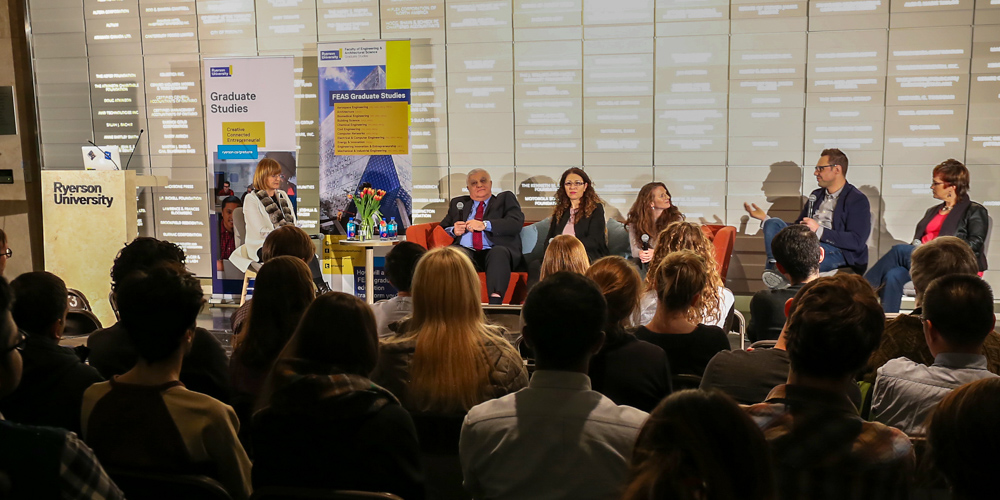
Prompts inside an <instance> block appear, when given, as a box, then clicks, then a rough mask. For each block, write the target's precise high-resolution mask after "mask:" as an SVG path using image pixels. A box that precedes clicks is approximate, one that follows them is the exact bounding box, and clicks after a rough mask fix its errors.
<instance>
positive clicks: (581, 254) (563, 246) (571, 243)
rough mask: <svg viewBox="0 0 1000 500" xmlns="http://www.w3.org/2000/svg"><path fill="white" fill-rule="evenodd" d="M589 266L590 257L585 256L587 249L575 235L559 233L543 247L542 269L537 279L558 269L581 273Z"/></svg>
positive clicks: (556, 271) (543, 277)
mask: <svg viewBox="0 0 1000 500" xmlns="http://www.w3.org/2000/svg"><path fill="white" fill-rule="evenodd" d="M589 266H590V258H589V257H588V256H587V249H586V248H584V246H583V243H581V242H580V240H579V239H577V237H576V236H570V235H568V234H560V235H559V236H556V237H555V238H552V241H550V242H549V246H548V247H547V248H546V249H545V257H543V258H542V271H541V274H540V275H539V279H540V280H543V279H545V278H546V277H547V276H549V275H551V274H555V273H558V272H560V271H568V272H571V273H579V274H583V273H585V272H587V267H589Z"/></svg>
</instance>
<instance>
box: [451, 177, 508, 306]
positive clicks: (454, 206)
mask: <svg viewBox="0 0 1000 500" xmlns="http://www.w3.org/2000/svg"><path fill="white" fill-rule="evenodd" d="M466 185H467V186H468V188H469V196H459V197H456V198H452V200H451V202H450V203H449V204H448V215H446V216H445V218H444V220H442V221H441V227H443V228H444V229H445V231H447V232H448V234H450V235H451V236H453V237H454V238H455V241H454V243H452V244H453V245H455V246H457V247H458V248H460V249H462V250H463V251H465V253H466V254H468V256H469V257H470V258H471V259H472V262H473V263H475V265H476V269H479V270H480V271H484V272H485V273H486V290H487V291H488V292H489V297H490V304H500V303H501V302H502V301H503V297H504V294H505V293H506V292H507V284H508V283H509V282H510V272H511V270H513V269H514V268H515V267H517V265H518V264H519V263H520V262H521V227H522V226H523V225H524V212H521V205H520V204H518V203H517V197H515V196H514V193H512V192H510V191H504V192H502V193H500V194H498V195H494V194H493V180H492V179H490V173H489V172H487V171H485V170H483V169H479V168H477V169H475V170H472V171H471V172H469V176H468V178H466Z"/></svg>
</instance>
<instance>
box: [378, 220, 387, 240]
mask: <svg viewBox="0 0 1000 500" xmlns="http://www.w3.org/2000/svg"><path fill="white" fill-rule="evenodd" d="M378 237H379V239H380V240H387V239H389V229H388V228H386V223H385V219H384V218H383V219H382V220H381V221H380V222H379V223H378Z"/></svg>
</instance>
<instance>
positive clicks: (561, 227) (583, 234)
mask: <svg viewBox="0 0 1000 500" xmlns="http://www.w3.org/2000/svg"><path fill="white" fill-rule="evenodd" d="M606 224H607V217H605V215H604V203H603V202H602V201H601V197H600V196H598V195H597V191H595V190H594V183H593V182H591V181H590V177H589V176H588V175H587V173H586V172H584V171H583V169H581V168H576V167H573V168H570V169H568V170H566V171H565V172H563V174H562V177H560V178H559V188H558V189H557V190H556V204H555V207H553V209H552V217H551V223H550V224H549V232H548V234H547V235H546V236H545V245H546V246H548V244H549V242H550V241H551V240H552V239H553V238H555V237H556V236H558V235H560V234H568V235H570V236H575V237H576V238H577V239H579V240H580V242H581V243H583V247H584V248H585V249H586V250H587V256H588V257H589V259H590V261H591V262H593V261H595V260H597V259H600V258H601V257H604V256H606V255H608V236H607V228H606V227H605V225H606Z"/></svg>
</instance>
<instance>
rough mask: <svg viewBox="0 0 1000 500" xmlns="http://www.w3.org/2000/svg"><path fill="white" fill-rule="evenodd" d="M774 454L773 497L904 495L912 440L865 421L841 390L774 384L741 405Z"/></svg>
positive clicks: (820, 499) (816, 499) (910, 468)
mask: <svg viewBox="0 0 1000 500" xmlns="http://www.w3.org/2000/svg"><path fill="white" fill-rule="evenodd" d="M745 408H746V411H747V413H748V414H749V415H750V417H751V418H752V419H753V420H754V421H755V422H756V423H757V425H758V426H760V428H761V430H763V431H764V436H765V437H766V438H767V441H768V443H769V444H770V445H771V452H772V455H773V457H774V467H775V469H774V470H775V478H776V481H775V482H776V484H777V486H778V491H779V495H780V496H779V498H781V499H783V500H797V499H809V500H825V499H830V500H834V499H837V500H840V499H852V500H855V499H873V500H874V499H896V498H907V496H908V491H909V486H910V482H911V480H912V477H911V476H912V474H913V467H914V453H913V446H912V444H911V443H910V440H909V438H908V437H907V436H906V434H904V433H903V432H902V431H900V430H898V429H894V428H892V427H887V426H885V425H882V424H880V423H877V422H865V421H864V420H862V419H861V417H859V416H858V410H857V408H856V407H855V406H854V404H853V403H851V402H850V400H849V399H848V398H847V395H846V394H840V393H833V392H827V391H822V390H818V389H812V388H809V387H803V386H795V385H779V386H778V387H775V388H774V389H773V390H772V391H771V393H770V394H768V396H767V400H765V401H764V402H763V403H759V404H755V405H752V406H748V407H745Z"/></svg>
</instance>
